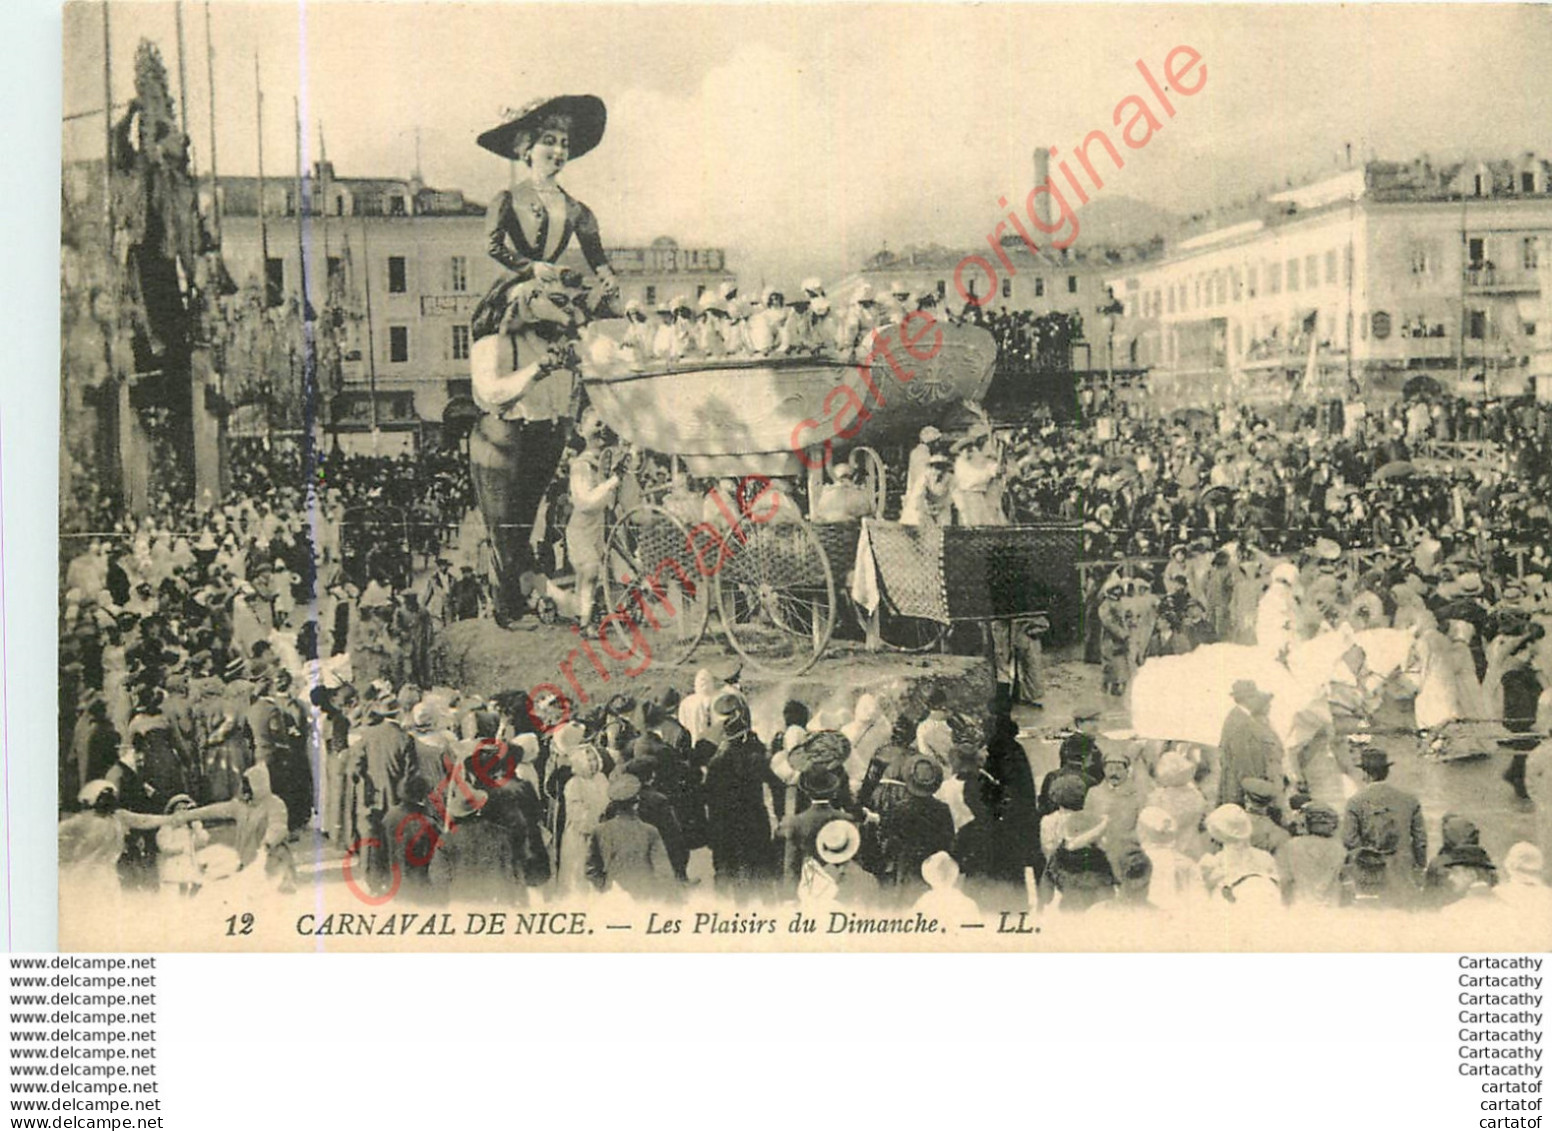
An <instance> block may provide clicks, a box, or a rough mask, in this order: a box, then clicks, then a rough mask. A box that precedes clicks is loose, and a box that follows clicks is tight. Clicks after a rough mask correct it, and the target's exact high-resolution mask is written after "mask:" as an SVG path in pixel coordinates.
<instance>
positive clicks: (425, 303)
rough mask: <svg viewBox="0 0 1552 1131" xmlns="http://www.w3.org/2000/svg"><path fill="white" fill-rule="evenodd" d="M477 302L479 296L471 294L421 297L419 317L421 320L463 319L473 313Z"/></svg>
mask: <svg viewBox="0 0 1552 1131" xmlns="http://www.w3.org/2000/svg"><path fill="white" fill-rule="evenodd" d="M478 302H479V296H478V295H472V294H452V295H421V296H420V315H421V317H422V318H425V317H430V316H442V317H465V316H468V315H470V314H473V313H474V307H475V305H476V304H477V303H478Z"/></svg>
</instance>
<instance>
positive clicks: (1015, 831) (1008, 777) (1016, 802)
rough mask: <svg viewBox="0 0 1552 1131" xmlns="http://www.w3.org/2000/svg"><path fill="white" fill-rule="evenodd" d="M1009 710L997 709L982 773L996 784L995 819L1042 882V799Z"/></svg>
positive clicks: (990, 794) (1006, 706)
mask: <svg viewBox="0 0 1552 1131" xmlns="http://www.w3.org/2000/svg"><path fill="white" fill-rule="evenodd" d="M1010 707H1011V705H1010V704H1008V703H1006V702H999V703H997V704H996V705H995V706H994V709H993V712H992V716H991V720H990V723H989V725H988V727H987V730H988V736H987V739H986V761H985V763H984V764H983V765H982V766H981V767H980V773H981V774H982V775H984V776H985V777H987V778H989V779H991V781H992V782H995V783H996V788H995V790H991V791H988V798H987V799H988V800H989V801H991V802H993V808H992V815H993V817H994V818H995V819H996V820H998V821H1000V822H1001V823H1002V824H1003V825H1004V826H1005V835H1006V836H1007V837H1008V838H1009V840H1010V842H1011V843H1012V844H1013V845H1016V851H1017V852H1018V855H1019V859H1020V861H1021V863H1022V864H1023V866H1024V867H1027V868H1033V869H1034V870H1035V878H1036V879H1039V877H1040V871H1041V868H1042V867H1043V866H1044V860H1043V859H1042V856H1041V852H1040V799H1039V795H1038V794H1037V793H1036V792H1035V773H1034V770H1033V768H1032V767H1031V766H1030V763H1029V754H1028V753H1027V752H1026V751H1025V750H1024V746H1023V744H1022V743H1021V742H1019V740H1018V724H1017V723H1016V722H1014V721H1013V716H1012V714H1010ZM1085 737H1088V736H1085ZM1090 742H1092V738H1090ZM1095 750H1096V752H1097V747H1096V748H1095ZM968 791H969V790H968V787H966V792H967V793H968Z"/></svg>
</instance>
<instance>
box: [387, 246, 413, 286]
mask: <svg viewBox="0 0 1552 1131" xmlns="http://www.w3.org/2000/svg"><path fill="white" fill-rule="evenodd" d="M408 289H409V288H408V287H407V286H406V285H405V280H404V256H402V255H390V256H389V257H388V293H389V294H391V295H402V294H403V293H404V292H405V291H406V290H408Z"/></svg>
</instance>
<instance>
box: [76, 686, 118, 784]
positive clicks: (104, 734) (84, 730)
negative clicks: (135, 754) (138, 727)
mask: <svg viewBox="0 0 1552 1131" xmlns="http://www.w3.org/2000/svg"><path fill="white" fill-rule="evenodd" d="M70 748H71V753H72V760H73V762H74V765H75V772H76V777H77V778H79V779H80V780H79V781H77V782H76V784H75V788H76V789H77V790H80V789H82V788H84V787H85V785H86V783H87V782H89V781H97V780H98V779H99V778H102V777H105V776H106V775H107V773H108V771H109V770H110V769H112V767H113V763H114V762H115V761H117V759H118V750H119V732H118V731H117V730H115V729H114V728H113V724H112V723H111V722H109V721H108V701H107V700H106V699H104V698H103V697H102V696H101V695H97V694H94V695H93V696H92V697H91V699H90V700H89V701H88V702H87V705H86V714H85V715H84V716H83V717H82V719H81V720H80V721H79V722H78V723H77V724H76V728H75V733H74V735H73V736H72V737H71V741H70Z"/></svg>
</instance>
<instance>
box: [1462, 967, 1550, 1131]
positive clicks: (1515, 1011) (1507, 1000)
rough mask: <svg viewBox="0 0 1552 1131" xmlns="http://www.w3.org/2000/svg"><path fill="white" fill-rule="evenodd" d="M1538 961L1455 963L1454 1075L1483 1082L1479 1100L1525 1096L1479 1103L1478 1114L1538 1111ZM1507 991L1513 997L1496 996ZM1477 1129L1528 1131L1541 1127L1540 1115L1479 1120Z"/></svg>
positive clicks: (1539, 1009) (1539, 1046) (1539, 1070)
mask: <svg viewBox="0 0 1552 1131" xmlns="http://www.w3.org/2000/svg"><path fill="white" fill-rule="evenodd" d="M1542 961H1543V960H1542V959H1540V958H1532V957H1529V956H1517V957H1513V958H1494V957H1491V956H1472V955H1462V956H1461V957H1460V959H1459V961H1458V963H1457V965H1458V966H1459V968H1460V970H1461V973H1460V974H1459V975H1457V978H1456V981H1457V983H1458V984H1459V986H1460V987H1461V989H1460V992H1459V993H1458V994H1457V995H1456V1000H1457V1001H1458V1003H1459V1004H1460V1005H1461V1006H1462V1007H1463V1008H1461V1009H1460V1010H1459V1011H1458V1012H1457V1013H1456V1021H1457V1022H1458V1024H1459V1029H1458V1030H1457V1031H1456V1040H1458V1041H1459V1042H1460V1046H1459V1048H1458V1050H1457V1052H1456V1055H1457V1057H1458V1058H1459V1060H1460V1063H1459V1064H1458V1065H1457V1068H1456V1070H1457V1071H1458V1072H1459V1073H1460V1075H1462V1076H1470V1077H1483V1078H1484V1079H1483V1080H1482V1092H1483V1094H1484V1095H1488V1096H1520V1097H1526V1098H1517V1099H1484V1100H1482V1101H1481V1105H1480V1106H1481V1110H1483V1111H1540V1110H1541V1099H1540V1094H1541V1074H1542V1068H1543V1065H1542V1064H1541V1063H1540V1061H1541V1059H1542V1052H1543V1051H1544V1050H1543V1049H1542V1048H1541V1043H1542V1040H1541V1036H1542V1021H1543V1019H1544V1018H1545V1014H1544V1013H1542V1012H1541V1002H1542V994H1541V993H1540V990H1541V976H1540V970H1541V963H1542ZM1506 990H1507V991H1514V992H1508V993H1505V992H1500V991H1506ZM1531 1096H1534V1097H1536V1098H1534V1099H1532V1098H1528V1097H1531ZM1479 1125H1480V1126H1482V1127H1489V1128H1532V1127H1540V1126H1541V1125H1542V1124H1541V1117H1540V1116H1534V1117H1526V1116H1504V1117H1498V1118H1485V1119H1482V1120H1480V1121H1479Z"/></svg>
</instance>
